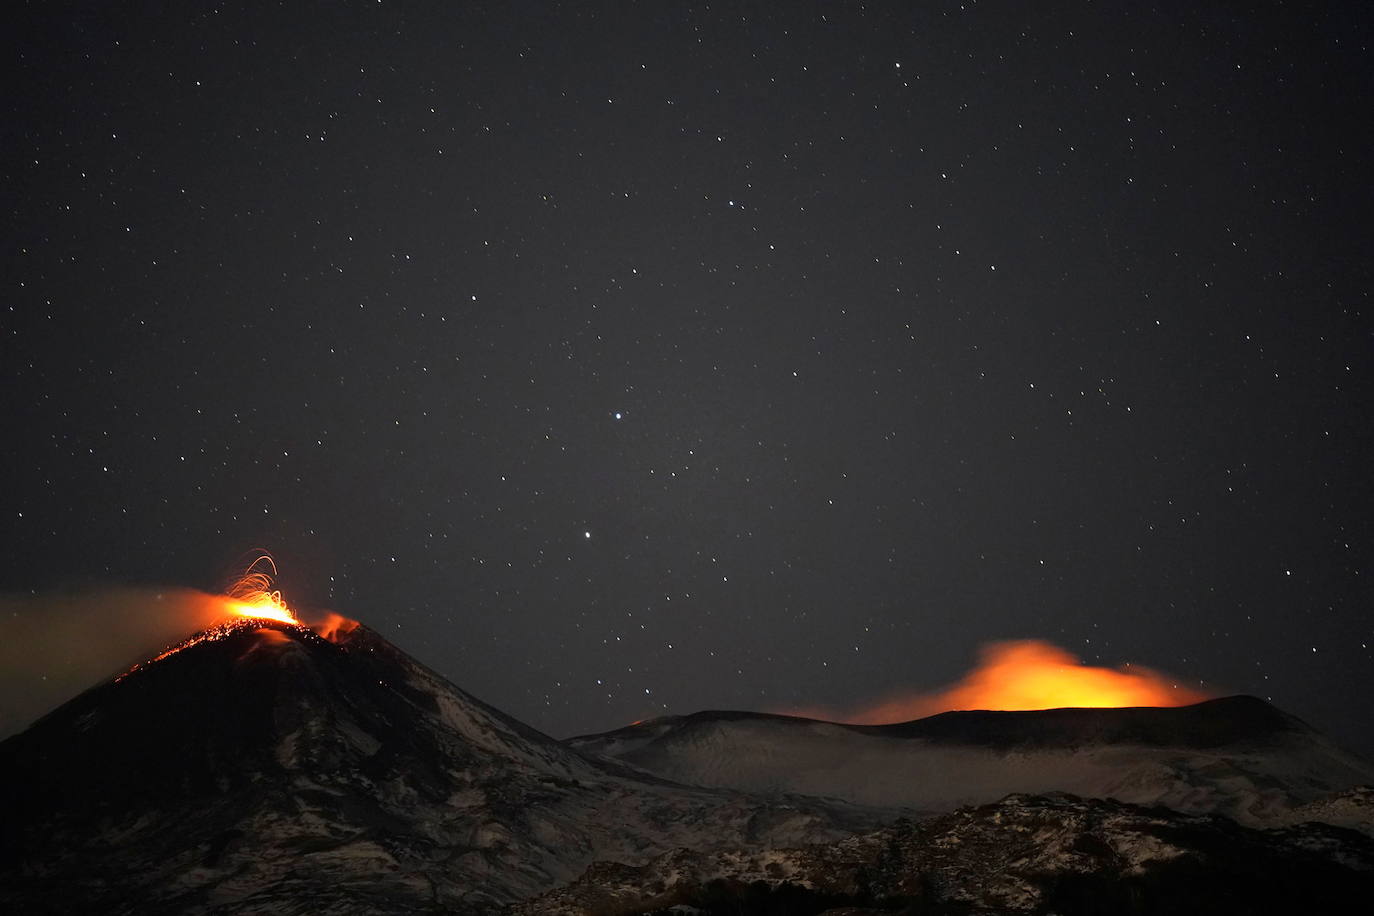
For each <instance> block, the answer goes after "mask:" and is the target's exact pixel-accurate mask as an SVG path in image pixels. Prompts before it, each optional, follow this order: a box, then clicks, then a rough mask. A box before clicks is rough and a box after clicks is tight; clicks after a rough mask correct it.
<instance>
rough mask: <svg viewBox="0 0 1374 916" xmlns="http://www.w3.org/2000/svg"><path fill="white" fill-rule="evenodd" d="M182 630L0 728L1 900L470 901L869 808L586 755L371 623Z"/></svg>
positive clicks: (490, 903)
mask: <svg viewBox="0 0 1374 916" xmlns="http://www.w3.org/2000/svg"><path fill="white" fill-rule="evenodd" d="M191 642H192V643H193V644H190V645H188V646H187V647H186V648H183V649H181V650H180V651H176V652H174V653H172V654H170V655H168V656H166V657H164V658H161V659H159V660H157V661H155V662H152V663H149V664H146V665H144V666H141V667H139V668H138V669H136V670H134V671H133V672H131V673H130V674H128V675H127V676H125V677H123V678H121V679H118V680H116V681H111V682H109V683H105V684H102V685H100V686H98V687H95V688H94V689H92V690H90V691H88V692H86V693H84V694H82V695H81V696H79V697H77V698H76V699H74V700H72V701H71V702H70V703H67V704H66V705H64V706H62V707H61V708H59V709H57V710H56V711H54V712H52V713H51V714H49V715H48V716H46V717H44V718H43V719H41V720H40V721H38V722H37V723H35V724H34V725H33V726H32V727H31V728H29V729H28V730H27V731H25V732H23V733H21V734H19V735H16V736H13V737H11V738H10V739H8V740H6V741H5V742H3V743H0V805H2V806H3V810H4V811H5V829H4V831H2V832H0V910H4V911H6V912H12V913H74V912H92V913H95V912H98V913H140V914H143V913H208V912H216V913H219V912H245V913H247V912H261V913H312V914H321V913H350V914H353V913H374V912H375V913H393V914H394V913H412V912H415V913H419V912H426V913H428V912H435V911H439V910H441V911H443V912H481V911H487V910H490V909H492V908H493V907H496V906H498V905H499V904H502V903H505V902H508V901H511V900H514V899H517V898H519V897H522V896H527V895H529V894H531V893H534V892H536V891H540V890H544V889H547V888H549V887H552V886H554V885H556V884H557V883H559V882H561V881H566V880H569V879H571V878H572V877H574V876H575V875H576V874H578V873H579V872H580V871H581V870H582V869H583V868H584V867H585V866H586V865H587V864H588V863H590V862H592V861H594V860H595V859H598V858H620V859H624V858H635V857H643V856H644V855H646V854H652V853H654V852H660V851H663V850H666V849H670V848H673V847H674V846H679V845H689V846H693V847H697V846H703V845H704V846H707V847H718V846H720V845H721V844H723V843H729V842H733V843H743V844H746V845H753V844H759V843H764V844H768V843H774V842H799V841H801V842H806V841H811V840H816V839H834V838H837V837H839V836H843V835H845V834H846V833H848V832H849V831H851V830H853V829H856V828H858V827H861V826H870V827H871V826H875V825H876V824H878V823H880V822H881V820H882V817H883V815H884V814H885V812H874V811H863V810H860V809H858V808H856V807H853V806H845V805H841V804H827V803H821V802H817V801H815V800H807V799H794V800H789V801H786V802H784V803H783V804H774V803H773V802H771V801H768V802H764V801H761V800H757V799H752V798H749V797H747V796H743V795H741V794H739V793H734V792H729V791H725V792H721V791H714V790H702V789H698V788H689V787H681V786H675V785H671V784H669V783H667V782H666V781H664V780H661V779H655V778H653V777H649V776H646V775H644V774H637V773H631V772H630V771H628V770H627V769H626V768H625V767H623V766H620V765H618V764H615V763H611V762H607V761H592V760H588V759H587V758H585V757H583V756H582V755H580V754H577V753H575V752H573V751H571V750H569V749H568V748H566V747H564V746H562V745H561V744H560V743H559V742H556V741H554V740H553V739H551V738H549V737H547V736H545V735H543V734H540V733H539V732H537V731H535V730H534V729H531V728H528V727H527V726H525V725H523V724H521V723H520V722H518V721H516V720H514V719H512V718H510V717H509V716H506V715H505V714H503V713H501V712H500V711H498V710H496V709H493V708H492V707H490V706H488V705H486V704H485V703H482V702H481V701H479V700H477V699H475V698H474V697H472V696H470V695H468V694H466V693H464V692H463V691H461V690H459V689H458V688H457V687H454V686H453V685H452V684H450V683H448V682H447V681H446V680H444V679H443V678H441V677H439V676H438V675H437V674H435V673H434V672H432V671H430V670H429V669H427V668H425V667H424V666H422V665H420V664H418V663H417V662H415V661H414V660H413V659H411V658H409V657H408V656H406V655H405V654H404V653H402V652H401V651H400V650H398V649H397V648H396V647H394V646H392V645H391V644H390V643H388V642H387V641H386V640H384V639H382V638H381V637H379V636H378V635H377V634H376V633H374V632H372V631H370V630H368V629H367V628H366V627H359V628H357V629H355V630H353V631H352V632H351V633H349V634H347V635H346V636H344V637H343V638H342V639H341V641H340V642H338V643H333V642H330V641H327V640H325V639H323V638H321V637H319V636H317V635H316V634H315V633H313V632H311V631H310V630H308V629H305V628H302V627H296V626H291V625H285V624H267V623H262V622H255V623H244V624H239V625H235V626H231V627H228V628H225V629H224V630H222V631H215V632H213V633H211V634H209V638H205V637H204V636H202V637H198V638H197V639H193V640H192V641H191Z"/></svg>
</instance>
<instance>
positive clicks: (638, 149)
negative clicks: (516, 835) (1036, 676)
mask: <svg viewBox="0 0 1374 916" xmlns="http://www.w3.org/2000/svg"><path fill="white" fill-rule="evenodd" d="M11 31H12V33H13V34H12V37H11V39H10V43H11V46H12V57H11V59H12V71H11V74H12V75H11V82H10V92H9V93H7V100H6V106H7V112H6V117H5V118H4V123H3V126H0V131H3V143H0V149H3V153H0V155H3V164H4V182H3V187H4V207H5V212H6V215H7V219H6V220H5V228H4V234H5V241H6V245H5V249H4V251H5V270H4V276H5V278H6V293H7V294H6V297H5V300H6V301H5V304H4V321H3V339H4V345H3V346H4V349H3V358H2V359H0V374H2V375H0V377H3V382H4V390H5V397H4V404H5V428H6V429H8V430H9V431H10V436H9V437H8V439H9V441H8V445H7V448H6V450H5V458H4V462H5V468H6V473H5V477H6V479H7V481H8V486H7V487H6V488H5V495H4V504H5V507H6V511H5V513H4V526H5V541H6V545H7V546H6V562H5V563H4V564H2V565H0V570H2V571H3V575H2V578H0V588H3V589H4V590H5V591H7V592H10V593H15V592H31V591H38V592H42V591H44V590H51V589H56V588H61V587H67V586H70V585H72V584H74V583H111V582H116V583H117V582H136V583H154V584H158V583H167V584H182V585H192V586H197V587H204V588H214V587H216V586H217V585H219V584H220V578H219V577H220V576H221V575H222V573H223V570H224V568H225V566H226V564H228V563H231V562H232V561H233V560H234V559H235V558H236V557H237V556H238V555H239V553H240V552H241V551H243V550H246V549H248V548H250V547H252V546H255V545H261V546H265V547H268V548H270V549H271V550H272V551H273V552H274V553H275V554H276V556H277V558H278V561H279V563H280V567H281V572H282V578H281V585H282V587H283V588H284V589H285V590H286V592H287V594H288V596H289V597H290V598H291V600H292V601H294V602H295V603H297V604H300V605H308V606H317V607H329V608H333V609H336V610H338V611H340V612H342V613H345V614H348V615H350V616H353V617H356V618H358V619H360V620H362V621H363V622H365V623H367V624H368V625H370V626H372V627H374V628H375V629H377V630H379V631H381V632H382V633H383V634H384V635H386V636H387V637H388V638H389V639H392V640H393V641H394V642H396V643H397V644H398V645H399V646H401V647H402V648H403V649H405V650H407V651H409V652H411V653H412V654H414V655H416V656H417V657H418V658H420V659H421V660H422V661H424V662H426V663H427V664H429V665H430V666H432V667H433V668H435V669H436V670H438V671H439V672H440V673H442V674H444V675H445V676H447V677H449V678H450V679H452V680H453V681H454V682H456V683H457V684H459V685H460V686H462V687H464V688H465V689H467V690H469V691H471V692H473V693H475V694H477V695H478V696H480V697H482V698H483V699H485V700H487V701H488V702H491V703H492V704H494V705H496V706H498V707H500V708H502V709H505V710H507V711H509V712H511V713H512V714H514V715H516V716H517V717H519V718H521V719H523V720H525V721H528V722H529V723H530V724H532V725H534V726H536V727H538V728H541V729H544V730H546V731H549V732H551V733H554V734H557V735H568V734H573V733H578V732H588V731H593V730H601V729H607V728H611V727H615V726H618V725H622V724H625V723H627V722H629V721H632V720H635V719H641V718H645V717H649V716H653V715H660V714H663V713H665V712H677V713H686V712H691V711H695V710H697V709H702V708H755V709H775V710H778V709H788V708H797V707H802V706H815V705H829V706H833V707H836V708H850V707H854V706H856V705H859V704H862V703H864V702H866V701H868V700H872V699H874V698H878V697H881V696H883V695H885V694H889V693H891V692H893V691H896V690H899V689H904V688H911V687H916V688H920V687H929V686H934V685H937V684H939V683H942V682H944V681H948V680H951V679H953V678H954V677H955V676H957V674H958V673H959V672H960V671H962V670H963V669H964V668H966V667H967V666H968V664H969V663H970V660H971V659H972V657H973V655H974V653H975V651H976V648H977V646H978V645H979V644H980V643H983V642H986V641H989V640H994V639H1002V638H1020V637H1026V638H1044V639H1048V640H1051V641H1053V642H1056V643H1058V644H1060V645H1062V646H1064V647H1066V648H1068V649H1069V650H1071V651H1073V652H1075V653H1077V654H1078V655H1080V656H1081V657H1083V658H1084V659H1085V660H1087V661H1090V662H1093V663H1096V664H1109V665H1118V664H1121V663H1124V662H1133V663H1138V664H1144V665H1149V666H1152V667H1156V668H1160V669H1163V670H1165V671H1168V672H1170V673H1172V674H1174V675H1176V676H1177V677H1178V678H1179V680H1180V682H1181V683H1186V684H1188V685H1189V686H1199V685H1201V686H1202V687H1204V688H1205V689H1209V690H1217V691H1224V692H1244V693H1252V694H1256V695H1259V696H1264V697H1269V698H1272V699H1273V701H1274V702H1276V703H1277V704H1279V705H1280V706H1281V707H1283V708H1285V709H1286V710H1288V711H1290V712H1293V713H1295V714H1297V715H1299V716H1301V717H1303V718H1305V719H1308V720H1309V721H1311V722H1312V723H1313V724H1316V725H1318V726H1320V727H1323V728H1327V729H1330V730H1331V731H1332V732H1333V733H1334V734H1336V736H1337V737H1338V738H1340V739H1341V740H1344V741H1346V742H1348V743H1351V744H1353V745H1356V746H1360V747H1363V748H1365V749H1374V745H1371V743H1370V742H1371V741H1374V739H1371V738H1370V736H1369V735H1368V733H1367V726H1366V725H1365V719H1366V713H1365V711H1364V710H1363V708H1362V706H1363V704H1362V703H1361V702H1360V700H1361V699H1362V698H1363V697H1367V696H1368V695H1369V694H1370V691H1371V689H1374V659H1372V658H1371V653H1370V650H1369V644H1370V642H1371V641H1374V625H1371V615H1370V608H1371V602H1372V601H1374V588H1371V584H1370V578H1371V571H1370V562H1369V561H1370V556H1371V548H1372V547H1374V542H1372V540H1371V536H1372V535H1374V525H1372V524H1371V517H1374V516H1372V515H1371V509H1372V508H1374V493H1372V492H1371V484H1370V477H1369V473H1368V468H1369V467H1371V466H1372V465H1374V434H1372V433H1371V427H1370V422H1369V418H1370V416H1371V413H1370V408H1371V403H1372V396H1374V376H1372V375H1371V371H1370V355H1371V342H1372V341H1371V331H1372V330H1374V314H1371V302H1370V290H1371V281H1372V280H1374V277H1372V276H1371V274H1372V271H1371V261H1370V258H1369V252H1370V251H1371V250H1374V232H1371V226H1370V221H1369V217H1368V214H1369V213H1370V212H1374V193H1372V190H1374V184H1372V183H1371V181H1370V177H1369V162H1370V161H1371V158H1370V157H1371V152H1374V151H1372V150H1371V140H1372V139H1374V132H1372V131H1371V128H1370V126H1369V120H1368V118H1367V117H1366V116H1365V112H1367V110H1368V108H1369V102H1370V100H1371V97H1372V94H1371V88H1372V87H1371V72H1372V71H1371V70H1370V68H1369V66H1368V59H1369V58H1368V55H1369V51H1370V40H1371V28H1370V22H1369V19H1368V17H1367V16H1362V15H1361V14H1360V12H1359V11H1358V10H1357V9H1356V8H1355V7H1353V6H1347V5H1341V4H1333V5H1315V6H1311V7H1303V8H1302V9H1290V8H1287V7H1275V8H1268V7H1266V8H1264V9H1263V10H1260V11H1251V12H1247V13H1243V14H1238V13H1232V12H1230V11H1221V10H1215V11H1214V10H1201V11H1199V10H1193V9H1183V8H1181V7H1180V8H1176V9H1163V10H1144V9H1141V8H1139V7H1138V6H1136V5H1134V4H1124V3H1123V4H1102V3H1098V4H1090V3H1065V4H1053V5H1051V7H1050V8H1044V9H1042V8H1038V7H1037V8H1034V9H1032V8H1027V7H1024V6H1020V5H1015V4H1005V5H1004V4H987V3H972V2H965V3H962V4H960V3H921V4H910V3H867V4H863V5H859V4H808V3H797V4H783V5H777V4H774V5H769V4H762V5H756V4H725V5H711V6H710V7H707V6H702V5H660V4H644V3H641V4H600V3H569V4H558V3H539V4H524V5H517V6H512V7H504V6H502V5H495V6H490V7H482V6H479V5H473V4H462V5H457V4H447V5H438V6H432V7H416V6H412V5H408V4H399V3H361V2H358V3H334V4H288V5H286V6H285V7H278V8H270V9H265V8H260V7H259V6H258V5H252V6H246V5H236V4H201V3H191V4H183V5H178V6H176V7H175V8H171V9H160V10H159V11H157V12H154V11H152V10H144V9H118V10H116V9H94V10H93V9H87V8H80V9H58V8H55V7H52V6H49V5H41V6H32V7H28V8H26V9H25V10H24V11H23V12H21V13H20V14H18V15H17V16H16V17H15V22H14V28H13V29H12V30H11Z"/></svg>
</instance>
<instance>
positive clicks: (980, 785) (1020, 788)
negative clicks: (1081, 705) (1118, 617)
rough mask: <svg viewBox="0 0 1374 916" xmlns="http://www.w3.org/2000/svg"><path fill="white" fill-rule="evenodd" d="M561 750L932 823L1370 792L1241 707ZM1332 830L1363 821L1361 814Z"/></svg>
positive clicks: (1257, 707) (1343, 757) (1271, 816)
mask: <svg viewBox="0 0 1374 916" xmlns="http://www.w3.org/2000/svg"><path fill="white" fill-rule="evenodd" d="M568 745H569V746H570V747H573V748H577V749H578V750H581V751H582V752H584V753H593V754H598V755H600V756H603V757H605V758H608V759H614V760H618V761H621V762H625V763H629V764H632V765H634V766H635V767H638V768H640V769H642V770H644V771H645V772H648V773H653V774H655V775H658V776H661V777H663V778H666V779H672V780H674V781H677V782H682V783H687V784H691V785H697V786H711V787H716V788H726V787H728V788H732V789H736V790H739V791H746V792H753V793H760V792H762V793H768V792H795V793H806V794H811V795H822V796H828V797H834V798H843V799H847V800H849V801H851V802H855V803H861V804H867V805H879V806H890V807H905V808H914V809H919V810H923V811H927V812H932V813H933V812H944V811H950V810H952V809H954V808H955V807H958V806H960V805H977V804H985V803H989V802H994V801H997V800H998V799H1000V798H1002V797H1003V796H1005V795H1008V794H1011V793H1046V792H1056V791H1057V792H1070V793H1073V794H1076V795H1080V796H1087V797H1094V798H1115V799H1118V800H1120V801H1125V802H1130V803H1134V804H1141V805H1164V806H1167V807H1169V808H1172V809H1174V810H1176V811H1179V812H1183V813H1189V814H1212V813H1220V814H1225V815H1227V816H1229V817H1231V818H1233V819H1235V820H1237V821H1239V822H1240V823H1242V824H1248V825H1251V826H1270V825H1277V824H1283V823H1290V822H1292V821H1293V820H1294V818H1295V817H1299V816H1300V815H1298V814H1296V813H1295V812H1298V811H1299V810H1301V808H1302V806H1305V805H1312V804H1314V803H1316V802H1318V800H1320V799H1323V798H1327V797H1330V796H1332V795H1334V794H1340V793H1343V792H1347V791H1349V790H1353V789H1354V788H1356V787H1358V786H1361V785H1374V766H1371V764H1370V763H1369V762H1368V761H1366V760H1364V759H1362V758H1359V757H1356V756H1354V755H1352V754H1349V753H1347V752H1346V751H1344V750H1343V749H1341V748H1340V747H1338V746H1336V745H1335V744H1333V743H1332V742H1331V741H1329V740H1328V739H1327V738H1325V737H1324V736H1323V735H1321V734H1320V733H1318V732H1317V731H1316V730H1314V729H1313V728H1311V727H1310V726H1308V725H1307V724H1306V723H1304V722H1303V721H1301V720H1300V719H1297V718H1296V717H1294V716H1291V715H1288V714H1287V713H1284V712H1282V711H1281V710H1279V709H1277V708H1275V707H1274V706H1272V705H1270V704H1269V703H1266V702H1264V701H1263V700H1260V699H1257V698H1255V697H1246V696H1235V697H1224V698H1221V699H1216V700H1208V701H1204V702H1201V703H1197V704H1195V705H1192V706H1178V707H1167V708H1159V707H1133V708H1130V707H1128V708H1121V709H1047V710H1038V711H1030V712H990V711H983V710H978V711H967V712H947V713H941V714H939V715H935V716H930V717H929V718H925V719H918V720H915V721H913V722H906V723H899V724H894V725H876V726H875V725H841V724H837V723H834V722H821V721H817V720H812V719H803V718H795V717H791V716H776V715H767V714H763V713H749V712H701V713H696V714H693V715H690V716H669V717H664V718H660V719H653V720H650V721H648V722H643V723H638V724H636V725H632V726H629V727H627V728H623V729H619V730H617V731H613V732H608V733H605V734H600V735H587V736H583V737H579V738H572V739H569V741H568ZM1335 820H1337V821H1338V822H1341V823H1349V824H1351V825H1352V826H1360V825H1361V824H1365V823H1368V822H1369V818H1368V814H1367V813H1365V812H1363V811H1360V812H1358V813H1356V814H1354V815H1352V816H1350V817H1345V818H1335Z"/></svg>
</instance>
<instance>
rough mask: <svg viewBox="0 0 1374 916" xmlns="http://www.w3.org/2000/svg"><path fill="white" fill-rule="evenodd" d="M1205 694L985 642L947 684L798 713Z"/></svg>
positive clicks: (872, 720)
mask: <svg viewBox="0 0 1374 916" xmlns="http://www.w3.org/2000/svg"><path fill="white" fill-rule="evenodd" d="M1205 699H1208V695H1207V694H1205V693H1202V692H1200V691H1197V690H1192V689H1189V688H1187V687H1183V686H1181V685H1180V684H1179V683H1178V682H1177V681H1176V680H1174V679H1173V678H1170V677H1168V676H1167V675H1164V674H1161V673H1160V672H1157V671H1152V670H1150V669H1149V668H1141V667H1136V666H1125V667H1122V668H1099V667H1094V666H1091V665H1085V664H1083V663H1082V662H1081V661H1080V660H1079V659H1078V657H1077V656H1075V655H1074V654H1073V653H1072V652H1069V651H1067V650H1065V649H1061V648H1059V647H1058V646H1056V645H1053V644H1052V643H1048V642H1044V641H1042V640H1038V639H1024V640H1016V641H1008V642H995V643H989V644H987V645H985V646H983V648H982V650H981V651H980V652H979V658H978V664H977V665H975V666H974V668H973V670H971V671H969V672H968V673H967V674H965V675H964V676H963V677H962V678H960V679H959V680H958V681H956V682H955V683H953V684H950V685H949V686H947V687H944V688H941V689H937V690H934V691H931V692H928V693H913V694H905V695H897V696H892V697H889V698H887V699H885V700H882V701H880V702H877V703H874V704H872V705H870V706H868V707H865V708H863V709H859V710H855V711H853V712H850V713H848V714H839V715H836V714H835V713H834V712H833V711H832V710H823V709H822V710H817V709H806V710H797V711H794V712H793V715H804V716H810V717H813V718H822V719H825V718H830V719H835V720H837V721H841V722H852V723H855V724H860V725H881V724H886V723H889V722H910V721H911V720H912V719H920V718H924V717H925V716H933V715H935V714H937V713H942V712H950V711H953V710H960V709H1001V710H1017V709H1062V708H1064V707H1069V706H1077V707H1119V706H1187V705H1189V704H1190V703H1198V702H1201V701H1202V700H1205Z"/></svg>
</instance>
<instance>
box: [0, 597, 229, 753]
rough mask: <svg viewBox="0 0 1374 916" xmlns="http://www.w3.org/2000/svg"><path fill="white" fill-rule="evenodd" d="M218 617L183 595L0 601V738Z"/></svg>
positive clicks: (208, 602)
mask: <svg viewBox="0 0 1374 916" xmlns="http://www.w3.org/2000/svg"><path fill="white" fill-rule="evenodd" d="M223 616H224V609H223V598H221V597H217V596H215V595H210V594H206V593H205V592H199V591H195V590H194V589H188V588H151V587H149V588H144V587H128V586H117V587H110V588H93V589H85V590H81V591H74V592H54V593H46V594H35V595H14V594H10V595H0V738H4V737H7V736H9V735H11V734H14V733H15V732H18V731H21V730H23V729H24V728H26V727H28V726H29V725H30V724H32V723H33V721H34V720H36V719H38V718H40V717H41V716H43V715H44V714H46V713H47V712H49V711H51V710H52V709H54V708H56V707H57V706H59V705H61V704H62V703H65V702H66V701H67V700H69V699H71V698H72V697H74V696H76V695H77V694H79V693H81V692H82V691H83V690H86V689H87V688H89V687H92V686H94V685H96V684H97V683H100V682H101V681H103V680H106V679H108V678H110V677H113V676H114V675H116V674H119V673H120V672H122V671H124V670H125V669H127V668H129V667H131V666H132V665H134V664H136V663H138V662H140V661H144V660H145V659H147V658H149V657H151V656H153V655H156V654H157V653H158V652H159V651H161V650H162V649H164V648H166V647H167V646H169V645H172V644H174V643H177V642H179V641H181V640H182V639H185V638H186V637H187V636H189V635H191V634H192V633H194V632H196V631H198V630H202V629H205V628H206V627H208V626H211V625H213V624H214V623H216V622H217V621H219V620H220V619H222V618H223Z"/></svg>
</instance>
